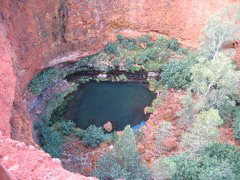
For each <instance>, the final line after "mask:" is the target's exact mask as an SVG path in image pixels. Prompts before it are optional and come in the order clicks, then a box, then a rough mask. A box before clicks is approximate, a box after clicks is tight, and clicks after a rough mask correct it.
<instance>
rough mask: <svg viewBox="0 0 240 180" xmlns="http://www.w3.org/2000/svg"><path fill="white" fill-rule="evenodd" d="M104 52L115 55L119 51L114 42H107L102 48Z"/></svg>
mask: <svg viewBox="0 0 240 180" xmlns="http://www.w3.org/2000/svg"><path fill="white" fill-rule="evenodd" d="M104 52H105V53H107V54H115V55H117V54H118V53H119V52H118V49H117V45H116V44H114V43H108V44H107V45H106V47H105V49H104Z"/></svg>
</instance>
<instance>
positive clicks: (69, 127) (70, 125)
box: [58, 119, 76, 136]
mask: <svg viewBox="0 0 240 180" xmlns="http://www.w3.org/2000/svg"><path fill="white" fill-rule="evenodd" d="M75 126H76V124H75V123H74V122H72V121H69V120H65V119H62V121H61V122H59V128H58V131H59V132H60V133H61V134H62V135H65V136H67V135H70V134H71V133H73V132H74V131H75Z"/></svg>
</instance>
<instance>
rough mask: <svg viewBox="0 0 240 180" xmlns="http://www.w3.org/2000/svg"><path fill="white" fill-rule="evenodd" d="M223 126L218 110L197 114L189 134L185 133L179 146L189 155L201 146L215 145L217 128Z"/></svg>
mask: <svg viewBox="0 0 240 180" xmlns="http://www.w3.org/2000/svg"><path fill="white" fill-rule="evenodd" d="M222 124H223V120H222V119H221V117H220V116H219V113H218V110H216V109H210V110H208V111H202V112H201V113H199V114H198V115H197V117H196V119H195V121H194V122H193V124H192V127H191V129H190V132H186V133H185V134H184V135H183V137H182V141H181V144H182V146H183V147H185V148H186V149H188V150H189V152H191V153H195V152H197V151H199V150H200V149H201V148H202V147H203V146H205V145H207V144H211V143H215V142H217V141H218V138H219V131H218V127H219V126H220V125H222Z"/></svg>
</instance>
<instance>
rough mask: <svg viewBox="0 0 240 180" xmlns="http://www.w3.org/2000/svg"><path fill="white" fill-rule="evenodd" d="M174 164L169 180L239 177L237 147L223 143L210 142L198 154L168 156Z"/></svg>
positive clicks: (232, 179) (239, 157) (212, 179)
mask: <svg viewBox="0 0 240 180" xmlns="http://www.w3.org/2000/svg"><path fill="white" fill-rule="evenodd" d="M167 159H170V160H172V161H174V163H175V164H176V167H177V168H176V171H175V174H174V175H173V176H172V178H170V179H171V180H185V179H196V180H206V179H211V180H220V179H226V180H235V179H238V178H237V177H239V167H240V166H239V165H240V161H239V159H240V152H239V149H238V148H236V147H234V146H230V145H225V144H219V143H217V144H212V145H210V146H206V147H205V148H204V149H202V150H201V151H200V152H199V154H198V156H194V157H189V156H187V155H186V154H182V155H178V156H173V157H170V158H167Z"/></svg>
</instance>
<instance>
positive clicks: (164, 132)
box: [155, 121, 172, 152]
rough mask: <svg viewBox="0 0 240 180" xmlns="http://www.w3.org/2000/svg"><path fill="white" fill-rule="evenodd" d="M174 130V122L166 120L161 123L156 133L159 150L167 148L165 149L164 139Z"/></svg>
mask: <svg viewBox="0 0 240 180" xmlns="http://www.w3.org/2000/svg"><path fill="white" fill-rule="evenodd" d="M171 132H172V123H171V122H168V121H165V122H162V123H160V124H159V127H158V129H157V132H156V134H155V138H156V148H157V151H158V152H161V151H163V150H167V149H164V147H163V146H162V143H163V141H164V140H165V139H166V138H168V137H170V135H171Z"/></svg>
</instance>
